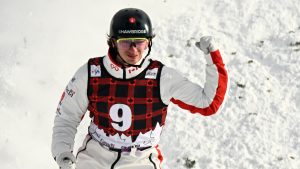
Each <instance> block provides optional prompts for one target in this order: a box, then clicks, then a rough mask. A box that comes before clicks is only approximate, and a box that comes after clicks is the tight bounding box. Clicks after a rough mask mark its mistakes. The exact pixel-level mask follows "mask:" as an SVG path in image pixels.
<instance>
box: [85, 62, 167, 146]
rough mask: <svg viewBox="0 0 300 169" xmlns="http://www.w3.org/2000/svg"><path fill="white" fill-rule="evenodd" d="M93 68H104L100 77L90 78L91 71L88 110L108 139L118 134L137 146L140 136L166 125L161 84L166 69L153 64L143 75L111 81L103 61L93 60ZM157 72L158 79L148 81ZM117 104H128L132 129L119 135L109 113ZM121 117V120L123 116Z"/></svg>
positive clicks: (91, 63) (157, 63) (165, 110)
mask: <svg viewBox="0 0 300 169" xmlns="http://www.w3.org/2000/svg"><path fill="white" fill-rule="evenodd" d="M91 65H96V66H97V65H100V67H101V77H91V75H90V70H89V80H88V91H87V95H88V99H89V106H88V110H89V111H90V116H91V117H94V123H95V124H96V125H97V126H98V128H99V129H103V130H104V132H105V133H106V134H107V135H115V134H116V133H118V134H119V135H121V134H124V135H126V136H131V138H132V141H133V142H134V141H135V140H136V138H137V136H138V135H139V134H140V133H143V134H144V133H146V132H148V131H150V130H154V128H155V127H156V125H157V123H159V125H160V126H162V125H164V123H165V119H166V115H167V105H165V104H164V103H163V102H162V100H161V98H160V87H159V80H160V73H161V69H162V67H163V64H162V63H161V62H159V61H151V63H150V65H149V66H148V67H147V68H146V69H145V70H144V71H143V72H142V73H140V74H139V75H138V76H136V77H135V78H132V79H126V80H123V79H117V78H114V77H112V76H111V75H110V74H109V73H108V72H107V70H106V69H105V68H104V66H103V57H98V58H92V59H90V60H89V62H88V68H89V69H90V67H91ZM154 68H158V72H157V76H156V79H146V78H145V76H146V72H147V70H151V69H154ZM120 71H121V70H120ZM115 104H125V105H127V106H128V107H129V108H130V110H131V116H132V118H131V126H130V128H129V129H127V130H125V131H118V130H116V129H115V128H114V127H113V126H112V124H113V123H115V122H114V121H113V120H112V119H111V118H110V114H109V111H110V108H111V107H112V106H113V105H115ZM119 115H120V116H122V112H120V113H119ZM119 125H122V123H119Z"/></svg>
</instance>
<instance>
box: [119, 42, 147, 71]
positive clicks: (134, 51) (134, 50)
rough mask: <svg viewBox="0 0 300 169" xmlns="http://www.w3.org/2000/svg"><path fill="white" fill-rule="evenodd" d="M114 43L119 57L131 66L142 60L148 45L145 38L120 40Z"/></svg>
mask: <svg viewBox="0 0 300 169" xmlns="http://www.w3.org/2000/svg"><path fill="white" fill-rule="evenodd" d="M116 42H117V43H116V44H117V48H118V52H119V55H120V57H121V58H122V59H123V60H124V61H125V62H127V63H129V64H132V65H135V64H137V63H138V62H139V61H140V60H141V59H142V57H143V53H144V51H145V50H146V49H147V47H148V44H149V41H148V39H146V38H120V39H117V41H116Z"/></svg>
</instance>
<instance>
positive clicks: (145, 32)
mask: <svg viewBox="0 0 300 169" xmlns="http://www.w3.org/2000/svg"><path fill="white" fill-rule="evenodd" d="M153 38H154V34H153V31H152V25H151V21H150V19H149V17H148V15H147V14H146V13H145V12H144V11H142V10H140V9H134V8H127V9H122V10H120V11H118V12H117V13H116V14H115V15H114V17H113V18H112V21H111V25H110V33H109V37H108V45H109V51H108V55H106V56H104V57H97V58H91V59H90V60H89V61H88V62H87V63H86V64H84V65H83V66H82V67H81V68H79V70H78V71H77V72H76V74H75V75H74V77H73V78H72V80H71V81H70V82H69V84H68V85H67V87H66V90H65V91H64V93H63V95H62V98H61V100H60V103H59V106H58V108H57V115H56V117H55V121H54V127H53V140H52V153H53V157H54V159H55V160H56V162H57V163H58V165H59V167H60V168H61V169H68V168H71V167H72V166H73V165H74V164H76V168H77V169H109V168H110V169H158V168H160V165H161V163H162V160H163V156H162V154H161V151H160V149H159V147H158V142H159V139H160V135H161V131H162V128H163V126H164V124H165V119H166V115H167V106H168V104H169V103H170V102H172V103H174V104H177V105H178V106H179V107H181V108H183V109H186V110H189V111H190V112H191V113H199V114H201V115H204V116H209V115H212V114H214V113H216V112H217V111H218V110H219V109H220V107H221V105H222V103H223V102H224V98H225V94H226V91H227V83H228V76H227V71H226V69H225V67H224V63H223V61H222V57H221V55H220V52H219V50H217V48H215V46H214V43H213V39H212V38H211V37H202V38H201V39H200V42H197V43H196V46H197V47H198V48H199V49H201V50H202V51H203V52H204V53H205V58H206V60H207V65H206V83H205V84H204V87H201V86H199V85H197V84H194V83H192V82H190V81H188V80H187V79H186V78H184V77H182V76H181V75H180V74H179V73H178V72H177V71H176V70H174V69H172V68H169V67H166V66H164V65H163V64H162V63H161V62H159V61H154V60H151V59H149V58H148V56H149V54H150V52H151V47H152V39H153ZM199 57H200V56H199ZM87 110H89V112H90V113H89V114H90V117H91V119H92V120H91V123H90V126H89V134H88V135H87V136H86V139H85V141H84V143H83V146H82V147H81V148H80V149H79V150H78V153H77V156H76V158H77V160H76V158H75V156H74V155H73V154H72V151H73V145H74V137H75V134H76V131H77V130H76V128H77V126H78V125H79V123H80V121H81V119H82V118H83V116H84V114H85V113H86V111H87Z"/></svg>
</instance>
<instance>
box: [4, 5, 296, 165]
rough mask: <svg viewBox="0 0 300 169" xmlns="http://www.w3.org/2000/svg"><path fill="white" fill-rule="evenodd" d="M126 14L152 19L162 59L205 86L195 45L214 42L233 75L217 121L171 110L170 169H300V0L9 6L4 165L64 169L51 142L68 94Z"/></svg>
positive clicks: (164, 144) (166, 134)
mask: <svg viewBox="0 0 300 169" xmlns="http://www.w3.org/2000/svg"><path fill="white" fill-rule="evenodd" d="M125 7H137V8H141V9H143V10H145V11H146V12H147V13H148V14H149V16H150V17H151V18H152V22H153V25H154V28H155V33H156V35H157V36H156V37H155V39H154V46H153V50H152V54H151V56H152V57H153V58H155V59H158V60H161V61H163V62H164V63H165V64H166V65H168V66H170V67H174V68H177V69H179V71H180V72H182V73H183V74H184V75H185V76H187V77H188V78H189V79H190V80H192V81H193V82H196V83H199V84H201V85H203V82H204V80H205V73H204V66H205V61H204V56H203V54H202V53H201V51H199V50H198V49H197V48H195V47H194V45H193V44H194V43H195V42H196V40H198V39H200V37H201V36H203V35H212V36H214V37H215V38H216V40H217V42H218V46H219V48H220V50H221V53H222V55H223V57H224V60H225V62H226V65H227V68H228V72H229V75H230V78H231V79H230V89H229V91H228V96H227V102H226V105H225V106H224V107H223V110H222V112H219V113H218V114H216V115H213V116H210V117H204V116H201V115H197V114H191V113H189V112H187V111H184V110H181V109H180V108H178V107H177V106H175V105H170V107H169V114H168V117H167V125H166V126H165V128H164V131H163V134H162V140H161V143H160V147H161V149H162V151H163V153H164V159H165V163H164V164H163V168H164V169H184V168H186V167H185V162H186V161H187V160H186V159H187V158H188V159H190V160H195V165H194V167H193V168H197V169H200V168H201V169H202V168H203V169H204V168H213V169H298V168H300V85H299V81H300V66H299V65H300V58H299V54H300V45H299V43H300V19H299V18H300V12H299V11H300V3H299V1H298V0H289V1H283V0H279V1H263V0H244V1H240V0H189V1H186V0H177V1H171V0H156V1H154V0H152V1H137V0H123V1H100V0H97V1H96V0H88V1H83V0H77V1H71V0H65V1H59V0H27V1H21V0H19V1H18V0H1V1H0V20H1V22H0V45H1V47H0V60H1V61H0V113H1V118H0V152H1V154H0V168H1V169H40V168H58V167H57V165H56V163H55V161H54V160H53V159H52V157H51V150H50V144H51V134H52V127H53V119H54V116H55V110H56V106H57V104H58V101H59V99H60V95H61V93H62V91H63V89H64V88H65V86H66V84H67V82H68V81H69V80H70V79H71V77H72V75H73V74H74V73H75V71H76V70H77V68H79V66H81V65H82V64H84V63H85V62H86V61H87V59H88V58H90V57H95V56H101V55H104V54H106V52H107V45H106V35H107V33H108V28H109V23H110V19H111V17H112V15H113V14H114V13H115V12H116V11H118V10H119V9H121V8H125ZM88 122H89V119H88V116H86V117H85V119H84V120H83V122H82V125H81V126H80V127H79V129H78V130H79V131H78V134H77V137H76V144H75V147H76V148H75V152H76V151H77V148H78V147H79V146H80V145H81V142H82V140H83V137H84V135H85V133H86V132H87V124H88Z"/></svg>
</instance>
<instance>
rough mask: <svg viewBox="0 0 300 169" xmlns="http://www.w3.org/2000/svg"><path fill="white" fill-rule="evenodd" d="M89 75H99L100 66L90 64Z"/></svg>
mask: <svg viewBox="0 0 300 169" xmlns="http://www.w3.org/2000/svg"><path fill="white" fill-rule="evenodd" d="M90 68H91V69H90V71H91V72H90V74H91V77H101V68H100V65H91V67H90Z"/></svg>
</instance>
